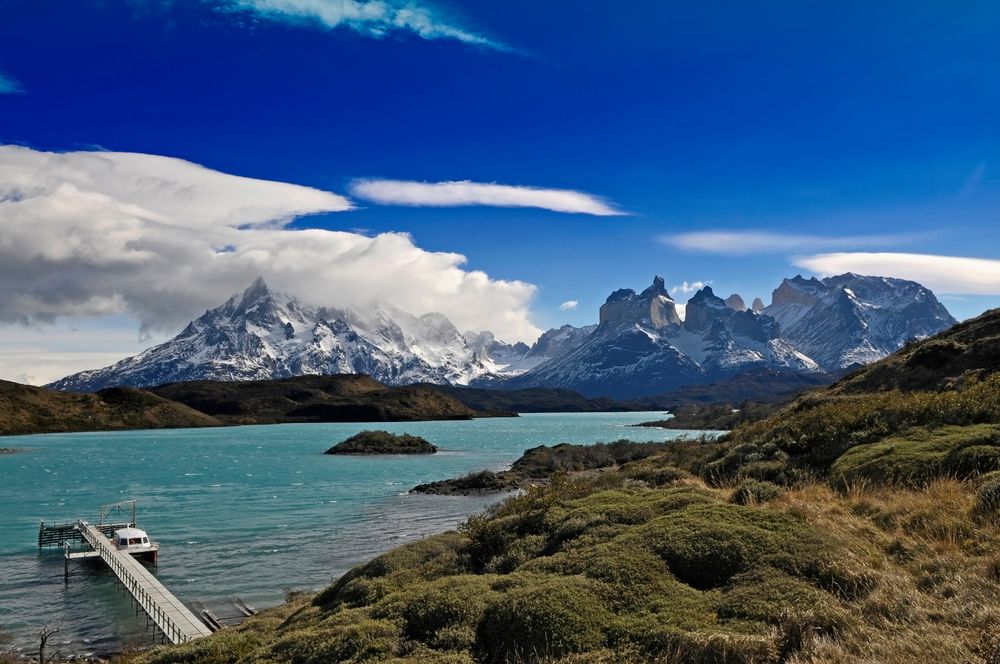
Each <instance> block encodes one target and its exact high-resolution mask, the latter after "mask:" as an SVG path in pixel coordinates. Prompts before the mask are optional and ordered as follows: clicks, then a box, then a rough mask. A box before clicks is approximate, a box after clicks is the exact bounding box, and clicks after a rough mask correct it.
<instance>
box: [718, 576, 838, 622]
mask: <svg viewBox="0 0 1000 664" xmlns="http://www.w3.org/2000/svg"><path fill="white" fill-rule="evenodd" d="M717 611H718V615H719V617H720V618H724V619H730V620H752V621H759V622H767V623H771V624H774V625H780V624H781V623H782V622H784V621H786V620H788V619H789V614H790V613H794V614H795V616H796V620H797V622H799V623H801V622H802V621H806V622H808V624H809V627H810V628H811V629H814V630H817V631H820V632H823V633H834V632H837V631H839V630H842V629H843V628H845V627H846V626H847V625H848V624H849V623H850V616H849V614H848V613H847V611H846V610H845V609H844V608H843V607H842V606H841V605H840V602H838V601H837V600H836V599H835V598H834V597H833V596H831V595H830V594H828V593H826V592H824V591H822V590H819V589H817V588H816V587H815V586H812V585H810V584H808V583H806V582H804V581H802V580H800V579H796V578H794V577H792V576H789V575H788V574H786V573H785V572H782V571H781V570H777V569H774V568H773V567H761V568H758V569H755V570H753V571H750V572H747V573H744V574H740V575H738V576H736V577H734V578H733V579H732V584H731V585H730V586H729V587H727V588H726V589H725V590H724V591H723V592H722V594H721V598H720V600H719V603H718V605H717Z"/></svg>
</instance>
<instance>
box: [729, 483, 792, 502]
mask: <svg viewBox="0 0 1000 664" xmlns="http://www.w3.org/2000/svg"><path fill="white" fill-rule="evenodd" d="M784 492H785V490H784V489H782V488H781V487H780V486H778V485H777V484H775V483H773V482H766V481H761V480H743V481H742V482H740V484H739V486H737V487H736V489H735V490H733V494H732V495H731V496H730V497H729V502H731V503H736V504H737V505H754V504H756V503H766V502H767V501H769V500H774V499H775V498H777V497H778V496H780V495H781V494H783V493H784Z"/></svg>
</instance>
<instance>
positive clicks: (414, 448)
mask: <svg viewBox="0 0 1000 664" xmlns="http://www.w3.org/2000/svg"><path fill="white" fill-rule="evenodd" d="M435 452H437V447H436V446H434V445H431V444H430V443H429V442H427V441H426V440H425V439H423V438H421V437H420V436H411V435H410V434H407V433H404V434H402V435H398V434H394V433H389V432H388V431H362V432H361V433H357V434H354V435H353V436H351V437H350V438H348V439H347V440H344V441H341V442H339V443H337V444H336V445H334V446H333V447H331V448H330V449H328V450H327V451H326V452H325V454H365V455H369V454H434V453H435Z"/></svg>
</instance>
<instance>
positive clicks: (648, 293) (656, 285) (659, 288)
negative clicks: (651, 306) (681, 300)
mask: <svg viewBox="0 0 1000 664" xmlns="http://www.w3.org/2000/svg"><path fill="white" fill-rule="evenodd" d="M658 295H664V296H666V297H670V296H669V295H667V287H666V284H665V283H664V281H663V277H661V276H660V275H656V276H654V277H653V284H652V285H651V286H650V287H649V288H647V289H646V290H644V291H642V294H641V295H640V296H639V297H643V298H647V297H656V296H658Z"/></svg>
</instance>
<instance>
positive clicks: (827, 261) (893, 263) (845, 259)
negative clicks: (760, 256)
mask: <svg viewBox="0 0 1000 664" xmlns="http://www.w3.org/2000/svg"><path fill="white" fill-rule="evenodd" d="M793 263H794V264H795V265H797V266H799V267H804V268H806V269H807V270H812V271H813V272H815V273H817V274H819V275H822V276H826V275H831V274H842V273H844V272H857V273H859V274H877V275H881V276H885V277H897V278H900V279H910V280H913V281H917V282H919V283H921V284H923V285H924V286H927V287H928V288H930V289H931V290H933V291H935V292H939V293H963V294H976V295H1000V260H990V259H987V258H966V257H963V256H940V255H934V254H902V253H877V252H871V253H869V252H841V253H831V254H818V255H816V256H805V257H800V258H796V259H795V260H794V261H793Z"/></svg>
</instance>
